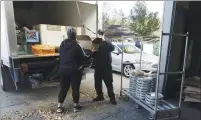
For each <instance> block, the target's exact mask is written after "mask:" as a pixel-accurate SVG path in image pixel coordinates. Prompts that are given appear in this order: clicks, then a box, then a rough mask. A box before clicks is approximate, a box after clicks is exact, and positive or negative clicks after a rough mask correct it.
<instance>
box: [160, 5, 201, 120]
mask: <svg viewBox="0 0 201 120" xmlns="http://www.w3.org/2000/svg"><path fill="white" fill-rule="evenodd" d="M200 6H201V2H190V1H177V2H176V6H175V7H176V8H175V9H176V10H175V13H174V17H173V20H172V22H173V25H172V28H171V29H172V33H180V34H186V33H187V32H188V34H189V37H188V49H187V61H186V75H185V77H186V78H185V80H184V86H183V87H184V90H185V89H186V88H187V87H189V86H190V87H191V88H193V87H198V88H199V87H200V85H201V84H200V82H197V83H196V84H194V79H192V77H193V76H198V77H200V76H201V47H200V46H201V35H200V27H201V22H200V21H201V16H200V14H201V8H200ZM185 40H186V38H185V37H181V36H172V38H171V42H170V43H169V52H168V54H167V55H168V60H167V62H166V63H167V64H166V70H167V71H168V72H177V71H182V68H183V63H184V59H183V58H184V52H185ZM188 78H190V79H189V81H188V82H189V83H188V84H185V83H187V79H188ZM198 81H200V80H198ZM181 84H182V83H181V75H167V76H166V77H165V83H164V88H163V95H164V96H165V99H167V100H170V101H172V102H173V103H174V104H175V105H178V99H179V96H180V86H181ZM197 92H198V91H197ZM195 93H196V91H195V92H194V93H192V95H193V94H195ZM187 96H188V97H187ZM189 96H190V94H187V93H185V91H184V93H183V101H185V102H184V103H182V111H181V114H182V116H183V118H185V119H191V118H190V116H191V115H193V116H194V118H198V119H199V118H200V115H199V113H200V107H201V106H200V104H199V101H200V95H199V94H198V95H197V96H196V95H195V96H193V97H189ZM188 102H192V103H194V104H191V105H189V104H187V103H188Z"/></svg>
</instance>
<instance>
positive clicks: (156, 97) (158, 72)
mask: <svg viewBox="0 0 201 120" xmlns="http://www.w3.org/2000/svg"><path fill="white" fill-rule="evenodd" d="M162 40H163V31H162V32H161V39H160V48H159V60H158V69H157V77H156V89H155V109H154V113H155V119H156V117H157V115H156V113H157V105H158V87H159V77H160V62H161V48H162Z"/></svg>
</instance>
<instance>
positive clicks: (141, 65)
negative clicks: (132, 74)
mask: <svg viewBox="0 0 201 120" xmlns="http://www.w3.org/2000/svg"><path fill="white" fill-rule="evenodd" d="M140 45H141V48H140V49H141V50H140V70H142V39H141V40H140Z"/></svg>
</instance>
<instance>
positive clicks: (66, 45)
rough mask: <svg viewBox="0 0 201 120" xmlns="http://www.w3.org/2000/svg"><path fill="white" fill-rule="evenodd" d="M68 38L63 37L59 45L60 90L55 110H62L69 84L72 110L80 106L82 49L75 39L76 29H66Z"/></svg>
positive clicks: (59, 111)
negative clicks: (72, 102)
mask: <svg viewBox="0 0 201 120" xmlns="http://www.w3.org/2000/svg"><path fill="white" fill-rule="evenodd" d="M67 35H68V39H65V40H64V41H63V42H62V43H61V45H60V50H59V52H60V65H59V73H60V86H61V89H60V92H59V98H58V109H57V112H58V113H61V112H63V107H62V104H63V102H64V100H65V98H66V95H67V92H68V90H69V87H70V85H71V88H72V96H73V101H74V112H77V111H78V110H80V109H81V108H82V107H81V106H80V105H79V104H78V103H79V97H80V91H79V90H80V83H81V76H82V71H83V68H82V65H83V62H84V51H83V49H82V48H81V46H80V45H79V44H78V42H77V41H76V31H75V29H74V28H69V29H68V31H67Z"/></svg>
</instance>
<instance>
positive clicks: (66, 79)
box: [58, 70, 82, 103]
mask: <svg viewBox="0 0 201 120" xmlns="http://www.w3.org/2000/svg"><path fill="white" fill-rule="evenodd" d="M81 80H82V70H80V71H78V72H76V73H71V74H65V73H61V74H60V87H61V89H60V92H59V100H58V102H59V103H63V102H64V100H65V98H66V95H67V92H68V90H69V88H70V85H71V88H72V96H73V101H74V103H79V99H80V84H81Z"/></svg>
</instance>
